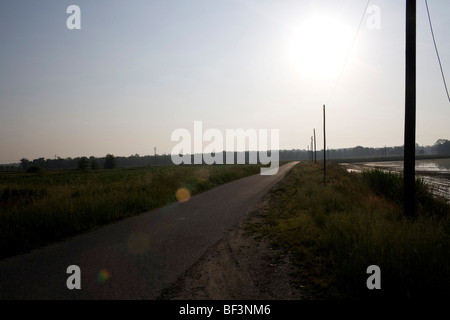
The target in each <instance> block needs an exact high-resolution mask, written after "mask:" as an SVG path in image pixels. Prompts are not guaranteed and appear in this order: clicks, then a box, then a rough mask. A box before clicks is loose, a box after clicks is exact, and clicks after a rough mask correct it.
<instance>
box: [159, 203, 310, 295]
mask: <svg viewBox="0 0 450 320" xmlns="http://www.w3.org/2000/svg"><path fill="white" fill-rule="evenodd" d="M269 199H270V195H267V196H266V197H264V198H263V199H261V201H260V202H259V203H258V205H257V206H256V207H255V209H254V211H253V212H252V213H251V214H250V215H249V218H248V219H249V220H247V221H245V222H243V223H242V224H241V225H239V226H238V227H236V228H234V229H232V230H230V231H229V232H228V233H227V234H226V236H225V237H224V238H223V239H222V240H221V241H220V242H219V243H217V244H216V245H215V246H213V247H212V248H211V249H209V250H208V251H207V252H206V253H205V254H204V256H203V257H202V258H201V259H200V260H199V261H198V262H197V263H196V264H195V265H194V266H192V267H191V268H190V269H189V270H188V271H187V272H186V273H185V274H184V275H183V276H182V277H181V278H180V279H179V280H178V281H177V282H176V283H175V284H174V285H173V286H172V287H171V288H169V289H167V290H165V291H164V292H163V293H162V294H161V296H160V297H159V299H164V300H169V299H171V300H301V299H302V297H303V295H302V293H301V292H300V290H299V289H296V288H294V287H293V286H292V284H291V279H292V278H291V277H292V276H291V273H292V272H293V271H294V268H293V265H292V264H291V263H290V261H289V257H288V256H287V255H286V254H283V253H281V252H279V251H277V250H274V249H273V248H272V247H271V245H270V242H269V240H268V239H267V238H261V237H259V238H256V237H255V236H254V235H250V234H248V233H246V232H245V229H244V226H245V223H248V222H250V223H258V222H259V221H261V219H262V218H261V216H260V215H259V213H260V212H261V210H264V209H265V208H266V207H267V204H268V201H269Z"/></svg>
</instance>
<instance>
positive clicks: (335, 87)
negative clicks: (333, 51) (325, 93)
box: [328, 0, 370, 101]
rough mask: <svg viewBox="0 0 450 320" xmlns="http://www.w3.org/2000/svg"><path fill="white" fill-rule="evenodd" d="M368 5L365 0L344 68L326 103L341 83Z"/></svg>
mask: <svg viewBox="0 0 450 320" xmlns="http://www.w3.org/2000/svg"><path fill="white" fill-rule="evenodd" d="M369 3H370V0H367V3H366V7H365V8H364V11H363V14H362V17H361V21H360V22H359V25H358V29H357V30H356V34H355V37H354V38H353V42H352V45H351V46H350V49H349V51H348V54H347V57H346V59H345V63H344V66H343V67H342V70H341V73H340V74H339V78H338V80H337V82H336V85H335V86H334V88H333V91H332V92H331V95H330V98H329V99H328V101H330V100H331V98H332V97H333V95H334V92H335V91H336V89H337V86H338V84H339V83H340V81H341V78H342V75H343V74H344V70H345V68H346V67H347V64H348V60H349V58H350V54H351V52H352V50H353V46H354V45H355V42H356V38H357V37H358V34H359V30H360V29H361V25H362V23H363V21H364V16H365V15H366V12H367V8H368V7H369Z"/></svg>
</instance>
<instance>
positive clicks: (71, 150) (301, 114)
mask: <svg viewBox="0 0 450 320" xmlns="http://www.w3.org/2000/svg"><path fill="white" fill-rule="evenodd" d="M417 2H418V5H417V11H418V13H417V18H418V26H417V41H418V42H417V43H418V44H417V50H418V51H417V54H418V55H417V59H418V61H417V76H418V80H417V143H419V144H420V145H431V144H434V142H435V141H436V140H437V139H439V138H446V139H450V126H449V124H450V103H449V102H448V100H447V96H446V94H445V90H444V87H443V82H442V78H441V74H440V70H439V65H438V62H437V58H436V55H435V51H434V47H433V42H432V38H431V33H430V29H429V25H428V20H427V14H426V7H425V1H422V0H417ZM366 3H367V1H366V0H332V1H331V0H330V1H325V0H322V1H319V0H316V1H310V0H295V1H294V0H291V1H287V0H286V1H283V0H214V1H211V0H202V1H200V0H177V1H175V0H164V1H163V0H158V1H156V0H152V1H150V0H146V1H144V0H129V1H125V0H121V1H118V0H115V1H111V0H108V1H106V0H96V1H86V0H71V1H62V0H54V1H48V0H45V1H31V0H30V1H24V0H14V1H12V0H10V1H1V2H0V43H1V46H0V163H10V162H18V161H19V159H21V158H22V157H26V158H28V159H30V160H31V159H34V158H38V157H45V158H53V157H55V155H56V156H60V157H63V158H65V157H77V156H99V157H101V156H104V155H106V154H107V153H113V154H114V155H117V156H129V155H131V154H136V153H137V154H140V155H147V154H153V148H154V147H155V146H156V147H157V152H158V154H162V153H170V152H171V150H172V148H173V147H174V146H175V145H176V142H172V141H171V133H172V132H173V131H174V130H175V129H177V128H185V129H188V130H190V131H191V132H193V124H194V121H195V120H200V121H203V126H204V129H208V128H217V129H219V130H223V131H224V132H225V129H238V128H242V129H256V130H258V129H268V130H270V129H279V130H280V148H281V149H291V148H294V149H297V148H299V149H306V146H307V145H308V144H309V142H310V137H311V135H312V133H313V128H316V131H317V143H318V145H319V146H321V145H322V144H323V138H322V106H323V104H326V105H327V146H328V147H329V148H330V149H332V148H343V147H354V146H357V145H362V146H368V147H381V146H385V145H387V146H398V145H402V144H403V128H404V69H405V68H404V48H405V37H404V33H405V3H406V1H399V0H396V1H392V0H389V1H388V0H371V1H370V6H372V8H378V9H379V18H380V19H379V21H378V20H377V22H379V26H380V28H369V26H374V25H373V24H370V22H372V23H373V21H374V20H373V19H374V18H376V17H377V16H376V14H375V13H373V12H374V11H371V12H370V13H366V15H365V17H364V21H363V23H362V25H361V29H360V32H359V34H358V37H357V38H356V41H355V43H354V47H353V50H352V51H351V55H350V56H349V60H348V63H347V65H346V68H345V69H344V73H343V74H342V77H341V78H340V79H341V80H340V81H339V82H338V79H339V74H340V72H341V70H342V67H343V66H344V63H345V60H346V57H347V53H348V51H349V49H350V47H351V43H352V40H353V38H354V36H355V34H356V31H357V28H358V25H359V22H360V20H361V17H362V14H363V12H364V9H365V7H366ZM72 4H74V5H78V6H79V7H80V9H81V20H80V21H81V29H80V30H76V29H75V30H69V29H68V28H67V26H66V20H67V19H68V18H69V16H70V14H68V13H66V9H67V7H68V6H69V5H72ZM429 6H430V10H431V15H432V18H433V27H434V30H435V35H436V40H437V44H438V47H439V50H440V55H441V59H442V63H443V67H444V71H445V72H446V76H447V82H449V83H450V41H449V40H450V2H449V1H444V0H429ZM368 23H369V24H368ZM336 84H338V85H337V87H336ZM334 88H336V90H335V91H334ZM333 92H334V93H333Z"/></svg>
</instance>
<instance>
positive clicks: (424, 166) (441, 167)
mask: <svg viewBox="0 0 450 320" xmlns="http://www.w3.org/2000/svg"><path fill="white" fill-rule="evenodd" d="M341 165H343V166H344V167H346V168H347V170H349V171H354V172H361V171H363V170H370V169H374V168H378V169H381V170H385V171H390V172H403V161H382V162H361V163H341ZM416 176H417V177H420V178H422V179H423V180H424V181H425V182H426V183H427V184H428V185H429V186H430V187H431V189H432V191H433V193H434V194H436V195H439V196H443V197H445V198H446V199H448V200H449V201H450V158H447V159H429V160H416Z"/></svg>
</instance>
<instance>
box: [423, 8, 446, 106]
mask: <svg viewBox="0 0 450 320" xmlns="http://www.w3.org/2000/svg"><path fill="white" fill-rule="evenodd" d="M425 4H426V6H427V13H428V21H429V22H430V29H431V35H432V36H433V43H434V48H435V50H436V55H437V58H438V61H439V67H440V68H441V74H442V80H444V87H445V92H447V98H448V101H449V102H450V95H449V94H448V89H447V82H446V81H445V75H444V70H443V68H442V63H441V58H440V57H439V51H438V48H437V45H436V39H435V37H434V31H433V24H432V23H431V16H430V10H429V9H428V0H425Z"/></svg>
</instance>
